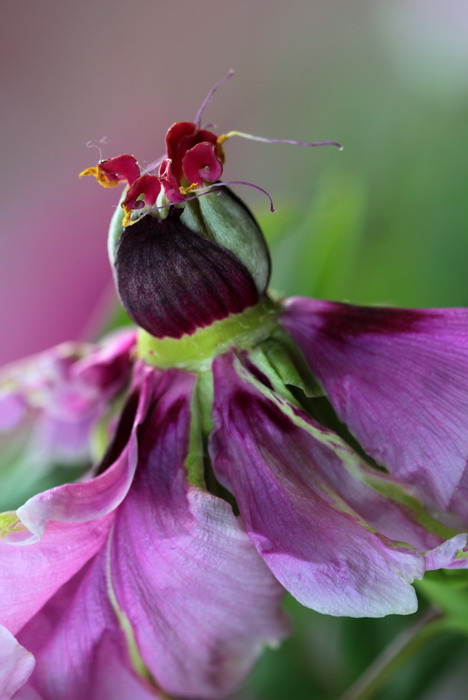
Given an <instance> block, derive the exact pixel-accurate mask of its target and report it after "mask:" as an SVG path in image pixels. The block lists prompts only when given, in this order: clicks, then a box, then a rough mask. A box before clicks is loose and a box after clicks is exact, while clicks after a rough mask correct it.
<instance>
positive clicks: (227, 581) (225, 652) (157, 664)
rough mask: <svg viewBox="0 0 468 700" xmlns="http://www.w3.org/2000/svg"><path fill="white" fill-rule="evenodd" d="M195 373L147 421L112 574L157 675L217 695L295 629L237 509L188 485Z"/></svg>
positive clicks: (172, 685)
mask: <svg viewBox="0 0 468 700" xmlns="http://www.w3.org/2000/svg"><path fill="white" fill-rule="evenodd" d="M193 379H194V378H193V377H192V376H191V375H188V374H185V373H182V372H180V373H179V375H178V376H176V375H174V376H173V378H172V382H171V385H170V387H169V388H168V391H167V393H166V394H165V395H164V397H163V398H162V399H161V400H160V401H159V402H158V404H157V405H156V406H155V407H154V410H153V412H152V414H151V417H150V419H149V420H148V421H147V422H146V423H145V425H144V426H143V427H142V431H141V432H142V447H141V450H142V458H143V460H144V461H143V462H142V463H141V464H140V468H139V469H138V471H137V474H136V476H135V481H134V483H133V486H132V489H131V491H130V492H129V494H128V496H127V498H126V499H125V501H124V503H123V504H122V506H121V507H120V508H119V511H118V515H117V519H116V523H115V529H114V535H113V540H112V556H111V578H112V582H113V587H114V589H115V593H116V597H117V600H118V602H119V606H120V607H121V608H122V609H123V610H124V611H125V612H126V614H127V615H128V617H129V619H130V622H131V623H132V626H133V629H134V631H135V636H136V640H137V644H138V647H139V650H140V653H141V655H142V657H143V660H144V662H145V664H146V666H147V667H148V668H149V669H150V671H151V673H152V674H153V676H154V677H155V679H156V680H157V682H158V683H159V684H160V685H161V686H162V687H163V688H164V689H165V690H167V691H168V692H169V693H171V694H176V695H183V696H186V695H188V696H190V697H197V698H214V699H216V700H219V698H221V697H224V695H225V694H226V693H228V692H229V691H230V690H232V689H233V688H234V687H235V686H236V685H237V684H238V683H239V682H240V681H241V680H242V678H243V677H244V676H245V674H246V673H247V672H248V670H249V669H250V668H251V666H252V664H253V662H254V661H255V659H256V658H257V657H258V655H259V653H260V651H261V649H262V647H263V646H264V645H265V644H267V643H275V642H277V641H278V640H279V639H281V638H283V637H284V635H285V633H286V628H287V626H286V624H285V621H284V619H283V617H282V615H281V613H280V611H279V603H280V599H281V597H282V591H281V589H280V588H279V586H278V585H277V584H276V582H275V581H274V579H273V578H272V576H271V575H270V574H269V572H268V570H267V569H266V567H265V566H264V564H263V562H262V561H261V559H260V558H259V557H258V555H257V553H256V552H255V549H254V548H253V547H252V545H251V543H250V541H249V539H248V537H247V536H246V535H245V533H244V532H243V531H242V529H241V527H240V525H239V523H238V522H237V520H236V518H235V517H234V516H233V514H232V510H231V507H230V506H229V505H228V504H227V503H225V502H224V501H222V500H220V499H218V498H216V497H215V496H213V495H211V494H209V493H207V492H205V491H202V490H201V489H197V488H194V487H187V485H186V483H185V468H184V461H185V458H186V455H187V449H188V438H189V428H190V402H191V396H192V389H193ZM187 488H188V490H187ZM129 562H131V565H129Z"/></svg>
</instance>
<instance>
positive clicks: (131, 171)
mask: <svg viewBox="0 0 468 700" xmlns="http://www.w3.org/2000/svg"><path fill="white" fill-rule="evenodd" d="M98 168H99V169H100V170H102V171H103V172H104V173H105V174H106V176H107V177H108V178H109V180H111V181H115V182H120V181H121V180H127V182H128V184H129V185H131V184H132V183H133V182H134V181H135V180H136V179H137V177H138V176H139V174H140V168H139V165H138V163H137V161H136V158H135V156H131V155H129V154H128V153H126V154H125V155H123V156H116V157H115V158H107V159H106V160H102V161H101V162H100V163H99V165H98Z"/></svg>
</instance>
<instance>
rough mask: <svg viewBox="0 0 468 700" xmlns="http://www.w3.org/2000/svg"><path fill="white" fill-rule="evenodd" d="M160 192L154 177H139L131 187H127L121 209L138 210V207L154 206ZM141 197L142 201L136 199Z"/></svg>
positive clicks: (158, 182) (159, 185)
mask: <svg viewBox="0 0 468 700" xmlns="http://www.w3.org/2000/svg"><path fill="white" fill-rule="evenodd" d="M160 191H161V183H160V181H159V178H158V177H156V175H148V174H145V175H141V176H140V177H139V178H138V180H135V182H134V183H133V185H132V186H131V187H129V189H128V192H127V194H126V196H125V199H124V200H123V202H122V206H123V207H127V208H128V209H138V207H139V206H145V205H146V206H152V205H153V204H155V202H156V199H157V198H158V194H159V193H160ZM140 195H143V200H141V201H140V200H139V201H138V202H137V199H138V197H139V196H140Z"/></svg>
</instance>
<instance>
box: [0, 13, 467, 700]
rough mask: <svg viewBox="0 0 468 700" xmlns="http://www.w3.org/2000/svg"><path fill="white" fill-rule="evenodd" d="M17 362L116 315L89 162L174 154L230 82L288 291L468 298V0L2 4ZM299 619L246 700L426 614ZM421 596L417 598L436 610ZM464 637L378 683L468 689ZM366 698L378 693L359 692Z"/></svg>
mask: <svg viewBox="0 0 468 700" xmlns="http://www.w3.org/2000/svg"><path fill="white" fill-rule="evenodd" d="M0 33H1V40H0V52H1V54H2V60H1V82H2V85H1V95H2V104H1V119H2V136H3V145H2V166H3V167H2V172H1V178H2V183H1V187H0V198H1V211H2V214H3V217H2V218H3V227H2V233H1V239H0V240H1V254H0V327H1V329H2V330H1V343H0V361H1V362H2V363H4V362H7V361H10V360H13V359H16V358H18V357H21V356H24V355H27V354H30V353H32V352H36V351H38V350H41V349H44V348H46V347H48V346H50V345H52V344H55V343H57V342H60V341H63V340H67V339H72V338H83V339H85V338H94V337H96V336H97V335H98V334H99V331H100V329H101V328H102V327H103V326H104V325H105V323H106V319H107V318H108V317H109V314H111V313H112V311H113V309H114V308H115V304H116V302H115V296H114V292H113V290H112V286H111V284H110V272H109V269H108V263H107V257H106V230H107V224H108V221H109V218H110V216H111V215H112V212H113V209H114V207H115V205H116V199H117V196H118V195H117V194H116V191H115V190H103V189H101V188H100V187H98V186H97V185H96V183H95V181H94V180H92V179H91V178H89V179H86V180H82V181H80V180H78V178H77V174H78V173H79V172H80V171H81V170H83V169H84V168H85V167H87V166H90V165H94V164H95V163H96V162H97V160H98V158H99V153H98V150H97V149H96V148H89V147H87V143H88V142H90V141H91V142H94V143H96V142H101V141H102V144H101V148H102V154H103V157H111V156H114V155H118V154H120V153H124V152H130V153H134V154H135V155H136V156H137V157H138V159H139V160H140V161H141V162H142V163H149V162H150V161H152V160H154V159H155V158H157V157H158V156H159V155H161V154H162V152H163V148H164V141H163V140H164V134H165V131H166V129H167V127H168V126H169V125H170V124H171V123H172V122H174V121H176V120H190V119H193V117H194V116H195V113H196V111H197V109H198V106H199V104H200V103H201V101H202V99H203V98H204V96H205V95H206V93H207V92H208V90H209V88H210V87H211V85H212V84H213V83H214V82H216V81H217V80H218V79H219V78H221V77H222V76H223V75H224V74H225V73H226V72H227V70H228V69H229V68H234V69H235V70H236V75H235V77H234V78H233V79H232V80H231V81H230V82H229V83H228V84H227V85H225V86H224V88H223V89H222V92H220V93H219V94H218V95H217V96H216V98H215V100H214V101H213V103H212V104H211V105H210V107H209V109H208V111H207V113H206V115H205V116H206V119H207V120H208V121H209V122H212V123H214V124H216V125H217V128H218V129H219V131H221V132H226V131H228V130H230V129H238V130H241V131H247V132H250V133H253V134H258V135H262V136H266V137H277V138H291V139H301V140H325V139H326V140H329V139H332V140H338V141H341V142H342V143H343V144H344V146H345V149H344V150H343V151H342V152H339V151H338V150H337V149H332V148H328V149H326V148H324V149H302V148H296V147H293V146H285V145H266V144H262V143H253V142H249V141H242V140H240V139H237V140H235V139H233V140H232V141H230V142H228V144H227V145H226V155H227V167H226V170H225V177H226V178H227V179H241V180H248V181H251V182H254V183H256V184H258V185H260V186H262V187H264V188H266V189H267V190H268V191H269V192H270V193H271V195H272V197H273V199H274V201H275V204H276V208H277V210H278V211H277V213H276V214H270V213H269V212H268V205H267V203H266V200H264V199H263V198H262V196H261V195H259V194H257V193H255V192H254V191H252V192H250V191H240V190H239V193H240V194H241V196H243V197H245V199H246V200H247V201H248V202H249V203H250V205H251V206H252V208H253V210H254V212H255V213H256V214H257V215H258V217H259V219H260V221H261V223H262V225H263V227H264V229H265V232H266V235H267V237H268V239H269V241H270V244H271V247H272V252H273V260H274V266H275V267H274V270H275V272H274V279H273V284H274V286H275V288H276V289H277V290H278V291H280V292H281V293H284V294H303V295H310V296H318V297H326V298H330V299H335V300H347V301H352V302H357V303H377V304H381V303H385V304H394V305H401V306H457V305H467V304H468V284H467V273H466V267H467V252H468V243H467V221H468V196H467V170H468V159H467V156H468V41H467V36H468V5H467V4H466V3H465V2H463V0H444V1H443V2H442V1H441V0H392V1H391V2H389V0H347V1H346V2H343V1H341V2H340V1H339V0H296V1H295V2H289V3H283V2H279V1H276V0H256V1H253V0H236V2H235V3H234V2H233V3H220V2H215V1H214V0H202V2H199V3H198V4H194V3H188V2H184V1H183V0H171V2H163V1H162V0H133V1H132V2H131V3H124V2H120V1H119V0H96V1H95V2H90V1H88V0H82V1H81V2H66V1H65V2H64V1H63V0H41V1H40V2H28V1H27V0H20V1H19V2H15V3H6V2H4V3H3V6H2V22H1V27H0ZM288 605H289V607H290V611H291V615H292V617H293V619H294V622H295V626H296V633H295V635H294V637H293V638H292V639H291V640H290V641H288V642H287V643H286V644H285V645H284V647H283V648H282V649H281V650H279V651H275V652H273V651H272V652H269V653H268V654H267V655H266V656H265V657H264V659H263V660H262V662H261V663H260V665H259V667H258V668H257V670H256V671H255V673H254V674H253V676H252V678H251V679H250V681H249V683H248V684H247V686H246V688H245V689H244V690H243V691H242V693H241V695H239V696H236V697H238V698H243V699H249V700H290V699H291V700H308V699H310V698H317V699H319V700H322V699H323V700H328V699H332V698H339V697H340V696H341V694H342V693H343V692H345V690H346V689H347V688H349V687H350V685H351V684H352V682H353V680H354V679H355V678H357V677H358V676H359V675H360V674H361V673H362V672H363V671H364V669H366V667H368V665H369V664H370V663H371V662H372V660H373V659H374V658H375V657H376V656H377V655H378V653H379V652H380V650H381V649H383V648H384V647H385V646H386V645H387V644H388V643H389V642H390V641H391V640H392V639H395V638H396V637H398V635H399V634H400V633H402V632H404V630H406V629H407V628H408V626H409V625H411V624H413V620H411V619H410V618H409V619H408V618H386V619H385V620H381V621H370V620H361V621H354V620H339V619H333V618H326V617H323V616H320V615H317V614H315V613H312V612H310V611H305V610H303V609H301V608H300V606H298V605H296V604H293V603H288ZM424 605H425V603H424V599H423V600H422V607H423V608H424ZM467 651H468V645H467V642H466V641H465V638H464V637H462V636H461V635H455V634H453V635H448V634H447V635H444V636H442V637H440V638H437V639H435V640H434V641H433V642H431V643H430V644H428V645H427V646H426V647H425V649H424V651H422V652H421V653H420V654H416V655H415V656H414V657H413V658H411V659H410V660H409V661H408V662H407V663H405V664H404V665H403V666H402V667H401V668H400V669H399V670H398V671H397V672H396V673H395V674H394V676H393V679H392V680H391V681H390V682H389V683H388V684H387V686H386V688H385V689H384V690H383V691H381V692H380V694H378V696H376V697H381V698H385V699H389V698H396V697H398V698H400V699H401V700H405V699H408V700H412V699H413V698H421V699H424V700H438V699H439V698H441V699H442V698H444V699H445V698H455V699H458V698H464V697H466V683H467V681H468V667H467V664H466V653H467ZM362 697H364V696H362Z"/></svg>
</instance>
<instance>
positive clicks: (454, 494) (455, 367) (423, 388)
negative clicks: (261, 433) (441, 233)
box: [281, 299, 468, 524]
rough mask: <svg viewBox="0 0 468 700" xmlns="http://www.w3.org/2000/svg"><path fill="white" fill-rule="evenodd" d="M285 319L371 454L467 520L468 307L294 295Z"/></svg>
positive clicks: (343, 416) (431, 499)
mask: <svg viewBox="0 0 468 700" xmlns="http://www.w3.org/2000/svg"><path fill="white" fill-rule="evenodd" d="M281 322H282V324H283V326H284V327H285V328H286V330H287V331H288V332H289V333H290V335H291V336H292V337H293V338H294V340H295V341H296V342H297V344H298V345H299V347H300V348H301V350H302V352H303V353H304V355H305V357H306V359H307V361H308V363H309V365H310V367H311V369H312V371H313V372H314V374H315V375H316V376H317V378H318V379H319V380H320V382H321V383H322V385H323V386H324V388H325V390H326V392H327V394H328V397H329V399H330V401H331V403H332V404H333V406H334V408H335V410H336V412H337V413H338V415H339V416H340V418H341V419H342V420H343V421H345V423H346V424H347V425H348V427H349V428H350V430H351V431H352V432H353V433H354V434H355V435H356V437H357V438H358V440H359V441H360V442H361V444H362V445H363V446H364V448H365V449H366V451H367V452H368V453H369V454H370V455H371V456H372V457H373V458H374V459H376V460H377V461H378V462H379V463H380V464H382V465H384V466H385V467H387V468H388V469H389V470H390V472H391V473H392V474H394V475H396V476H397V477H399V478H401V479H403V480H404V481H405V482H406V483H408V484H411V485H414V486H415V488H417V489H418V492H419V494H420V496H421V497H423V498H425V499H426V501H427V502H429V503H430V504H433V505H435V506H437V507H439V508H440V509H442V510H447V511H448V512H452V513H456V514H457V515H459V516H460V519H461V522H462V523H465V524H466V523H468V508H467V506H466V503H467V499H468V469H467V464H468V461H467V458H468V424H467V418H466V417H467V415H468V310H466V309H432V310H430V309H429V310H420V311H417V310H410V309H385V308H365V307H356V306H350V305H347V304H334V303H332V302H323V301H314V300H310V299H292V300H290V301H289V302H287V304H286V306H285V309H284V311H283V314H282V317H281Z"/></svg>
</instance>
